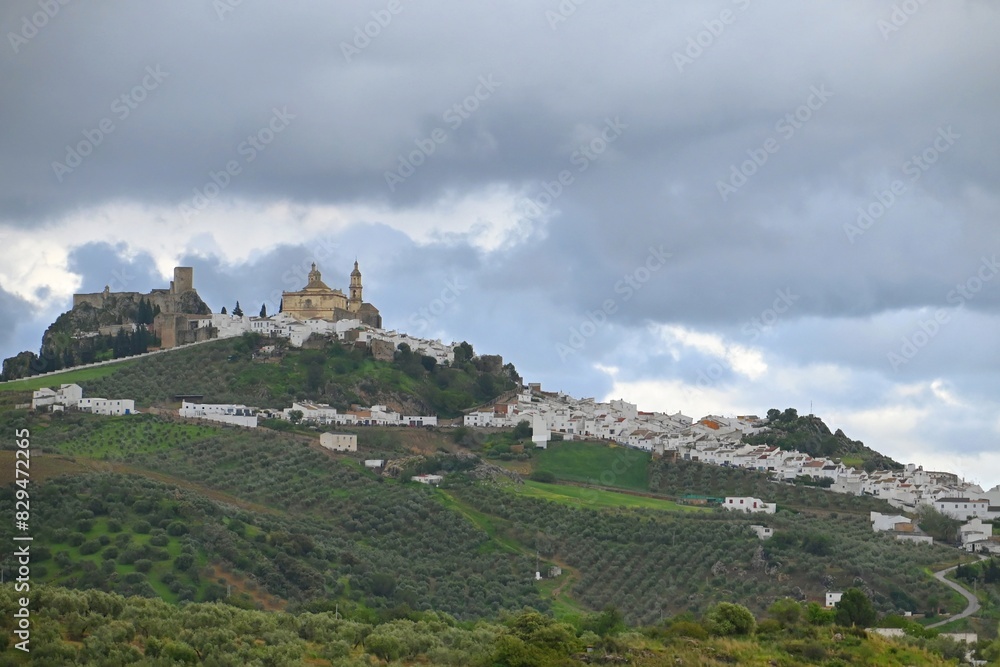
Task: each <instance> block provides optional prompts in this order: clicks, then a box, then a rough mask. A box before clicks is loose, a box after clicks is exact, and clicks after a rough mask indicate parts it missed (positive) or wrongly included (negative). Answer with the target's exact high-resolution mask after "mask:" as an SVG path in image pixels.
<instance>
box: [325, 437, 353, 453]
mask: <svg viewBox="0 0 1000 667" xmlns="http://www.w3.org/2000/svg"><path fill="white" fill-rule="evenodd" d="M319 444H320V445H321V446H323V447H325V448H326V449H329V450H330V451H332V452H356V451H358V436H357V435H355V434H354V433H321V434H320V436H319Z"/></svg>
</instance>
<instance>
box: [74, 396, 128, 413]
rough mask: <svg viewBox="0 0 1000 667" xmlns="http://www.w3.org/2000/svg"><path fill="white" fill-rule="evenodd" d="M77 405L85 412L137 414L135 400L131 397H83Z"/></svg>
mask: <svg viewBox="0 0 1000 667" xmlns="http://www.w3.org/2000/svg"><path fill="white" fill-rule="evenodd" d="M77 407H78V408H80V410H83V411H84V412H90V413H93V414H95V415H108V416H117V415H131V414H135V401H133V400H132V399H130V398H120V399H110V400H109V399H107V398H81V399H80V400H79V402H78V403H77Z"/></svg>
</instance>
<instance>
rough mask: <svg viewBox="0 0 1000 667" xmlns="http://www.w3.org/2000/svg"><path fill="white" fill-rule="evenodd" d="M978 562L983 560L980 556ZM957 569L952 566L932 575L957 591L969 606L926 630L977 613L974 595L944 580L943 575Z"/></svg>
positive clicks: (977, 608)
mask: <svg viewBox="0 0 1000 667" xmlns="http://www.w3.org/2000/svg"><path fill="white" fill-rule="evenodd" d="M979 560H984V557H983V556H980V557H979ZM957 567H958V566H957V565H954V566H952V567H948V568H945V569H943V570H941V571H940V572H935V573H934V578H935V579H937V580H938V581H940V582H941V583H942V584H944V585H945V586H949V587H951V588H953V589H954V590H956V591H958V592H959V593H961V594H962V597H964V598H965V599H966V600H967V601H968V602H969V606H968V607H966V608H965V611H963V612H960V613H958V614H955V615H954V616H949V617H948V618H946V619H944V620H943V621H938V622H937V623H931V624H930V625H928V626H927V627H928V628H936V627H939V626H942V625H945V624H947V623H951V622H952V621H959V620H961V619H963V618H967V617H969V616H972V615H973V614H975V613H976V612H977V611H979V600H977V599H976V596H975V595H973V594H972V593H970V592H969V591H967V590H965V588H964V587H962V586H960V585H958V584H956V583H955V582H954V581H950V580H948V579H945V575H946V574H948V573H949V572H951V571H952V570H954V569H956V568H957Z"/></svg>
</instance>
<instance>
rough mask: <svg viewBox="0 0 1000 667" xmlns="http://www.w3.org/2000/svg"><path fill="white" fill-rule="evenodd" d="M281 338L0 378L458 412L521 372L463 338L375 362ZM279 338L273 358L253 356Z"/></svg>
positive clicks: (361, 354) (98, 390)
mask: <svg viewBox="0 0 1000 667" xmlns="http://www.w3.org/2000/svg"><path fill="white" fill-rule="evenodd" d="M282 342H283V341H280V340H277V341H276V340H270V339H263V338H261V337H260V336H259V335H255V334H246V335H244V336H241V337H238V338H229V339H223V340H219V341H216V342H211V343H206V344H203V345H196V346H192V347H188V348H183V349H178V350H174V351H171V352H169V353H166V354H159V355H153V356H149V357H143V358H141V359H135V360H130V361H126V362H122V363H119V364H111V365H108V366H99V367H97V368H94V369H81V370H76V371H72V370H71V371H68V372H67V373H66V374H60V375H54V376H48V377H46V378H39V379H26V380H21V381H17V382H11V383H7V384H0V390H4V391H28V390H30V389H36V388H38V387H40V386H56V385H58V384H60V383H63V382H77V383H78V384H80V386H81V387H83V390H84V395H85V396H104V397H114V398H133V399H135V401H136V403H137V405H140V406H149V405H156V404H170V403H173V402H174V396H176V395H181V394H186V395H190V394H196V395H203V396H204V397H205V401H206V402H215V403H242V404H246V405H252V406H256V407H262V408H285V407H288V406H289V405H291V402H292V400H299V399H306V400H312V401H318V402H323V403H329V404H330V405H332V406H334V407H336V408H339V409H347V408H350V406H351V405H352V404H355V403H356V404H360V405H376V404H384V405H389V406H395V407H396V409H398V410H403V411H405V412H406V413H407V414H437V415H439V416H442V417H445V418H447V417H457V416H459V415H460V414H461V412H462V410H464V409H466V408H470V407H473V406H475V405H479V404H481V403H484V402H487V401H489V400H491V399H494V398H496V397H497V396H498V395H500V394H502V393H504V392H507V391H510V390H511V389H513V388H515V387H516V386H517V383H518V382H519V381H520V378H519V377H518V376H517V371H516V370H515V369H514V367H513V366H512V365H511V364H507V365H506V366H503V365H502V361H501V360H500V358H499V357H496V356H489V355H484V356H475V355H474V354H473V351H472V348H471V347H470V346H468V345H467V344H466V345H465V346H464V347H462V348H460V352H461V350H464V351H465V352H464V355H463V354H461V353H460V354H459V355H457V356H456V361H455V363H454V364H452V365H450V366H440V365H438V364H437V363H435V362H434V359H433V358H431V357H422V356H420V355H418V354H414V353H412V352H410V351H409V350H408V349H402V350H400V351H398V352H397V353H396V359H395V360H394V361H377V360H375V359H373V358H372V356H371V353H370V352H369V351H368V350H365V349H356V348H354V347H353V346H348V345H342V344H340V343H338V342H335V341H328V342H327V343H326V344H324V345H322V346H321V347H320V348H319V349H310V350H298V349H287V348H284V346H283V345H282ZM266 344H276V345H278V348H279V349H278V352H277V353H276V354H274V355H270V354H262V353H261V352H260V349H261V347H263V346H264V345H266Z"/></svg>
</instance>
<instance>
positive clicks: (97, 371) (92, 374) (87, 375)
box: [0, 361, 135, 391]
mask: <svg viewBox="0 0 1000 667" xmlns="http://www.w3.org/2000/svg"><path fill="white" fill-rule="evenodd" d="M133 363H135V362H134V361H121V362H119V363H117V364H107V365H105V366H94V367H93V368H81V369H79V370H72V369H70V370H67V371H64V372H62V373H56V374H55V375H46V376H44V377H36V378H24V379H23V380H13V381H11V382H2V383H0V391H34V390H35V389H41V388H43V387H58V386H59V385H61V384H79V383H81V382H86V381H88V380H97V379H99V378H103V377H107V376H109V375H112V374H114V373H117V372H118V371H119V370H121V369H122V368H125V367H126V366H130V365H131V364H133Z"/></svg>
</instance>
